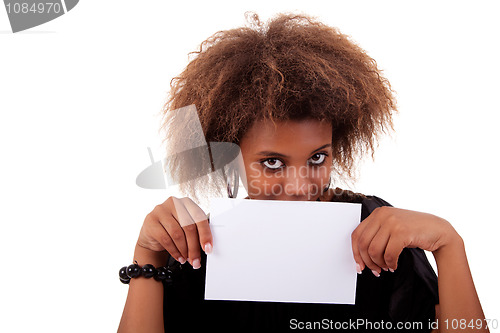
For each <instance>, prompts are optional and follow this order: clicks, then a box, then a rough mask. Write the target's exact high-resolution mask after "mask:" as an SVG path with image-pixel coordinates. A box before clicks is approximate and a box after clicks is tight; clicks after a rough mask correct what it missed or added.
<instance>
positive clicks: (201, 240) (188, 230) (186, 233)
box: [137, 197, 213, 268]
mask: <svg viewBox="0 0 500 333" xmlns="http://www.w3.org/2000/svg"><path fill="white" fill-rule="evenodd" d="M137 246H140V247H143V248H145V249H149V250H152V251H157V252H161V251H164V250H166V251H168V253H170V255H171V256H172V257H173V258H175V259H176V260H177V261H179V262H180V263H181V264H184V263H185V262H186V261H189V263H190V264H191V265H192V266H193V268H200V266H201V265H200V258H201V254H200V253H201V252H200V251H201V248H203V249H204V251H205V252H206V253H210V252H211V250H212V246H213V244H212V233H211V232H210V227H209V225H208V218H207V215H206V214H205V212H203V210H202V209H201V208H200V207H199V206H198V205H197V204H196V203H194V202H193V201H192V200H191V199H189V198H181V199H179V198H176V197H170V198H168V199H167V200H166V201H165V202H164V203H162V204H160V205H157V206H156V207H155V208H154V209H153V211H152V212H151V213H149V214H148V215H147V216H146V219H145V220H144V224H143V225H142V228H141V232H140V234H139V239H138V241H137Z"/></svg>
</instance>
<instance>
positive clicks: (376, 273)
mask: <svg viewBox="0 0 500 333" xmlns="http://www.w3.org/2000/svg"><path fill="white" fill-rule="evenodd" d="M372 273H373V275H375V276H376V277H380V274H379V272H377V271H376V270H374V269H372Z"/></svg>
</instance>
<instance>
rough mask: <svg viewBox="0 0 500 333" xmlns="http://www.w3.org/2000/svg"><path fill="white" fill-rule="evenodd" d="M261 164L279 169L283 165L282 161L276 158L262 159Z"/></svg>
mask: <svg viewBox="0 0 500 333" xmlns="http://www.w3.org/2000/svg"><path fill="white" fill-rule="evenodd" d="M262 164H264V166H265V167H267V168H269V169H279V168H281V167H282V166H283V162H281V161H280V160H278V159H276V158H268V159H267V160H265V161H263V162H262Z"/></svg>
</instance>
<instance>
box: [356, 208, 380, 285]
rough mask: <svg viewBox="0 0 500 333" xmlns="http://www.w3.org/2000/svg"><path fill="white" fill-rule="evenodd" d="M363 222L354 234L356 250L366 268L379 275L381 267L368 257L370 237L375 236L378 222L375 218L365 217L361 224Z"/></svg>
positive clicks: (378, 226) (378, 225)
mask: <svg viewBox="0 0 500 333" xmlns="http://www.w3.org/2000/svg"><path fill="white" fill-rule="evenodd" d="M363 223H364V224H365V225H364V227H363V228H362V230H361V231H360V232H359V233H358V234H357V235H356V239H355V240H354V241H355V242H357V251H358V252H359V256H360V257H361V259H362V260H363V263H364V264H365V265H366V266H368V268H369V269H370V270H371V271H372V272H373V274H374V275H375V276H380V272H381V271H382V269H381V268H380V266H378V265H377V264H376V263H375V262H374V261H373V260H372V258H371V257H370V255H369V253H368V248H369V246H370V244H371V242H372V239H373V238H374V237H375V234H376V233H377V231H378V230H379V228H380V223H379V221H378V220H377V219H375V218H373V217H372V218H370V216H368V218H366V219H365V220H363V222H361V224H363Z"/></svg>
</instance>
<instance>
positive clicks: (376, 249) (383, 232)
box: [367, 225, 391, 273]
mask: <svg viewBox="0 0 500 333" xmlns="http://www.w3.org/2000/svg"><path fill="white" fill-rule="evenodd" d="M390 235H391V234H390V230H388V228H384V226H383V225H382V226H381V227H380V228H379V229H378V230H377V232H376V233H375V235H374V236H373V238H372V240H371V242H370V245H368V249H367V252H368V255H369V256H370V258H371V260H372V261H373V262H374V263H375V264H376V265H377V266H378V267H380V268H382V269H383V270H385V271H387V270H388V269H389V267H388V266H387V264H386V262H385V260H384V255H385V251H386V247H387V243H388V241H389V237H390ZM379 273H380V272H379Z"/></svg>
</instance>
